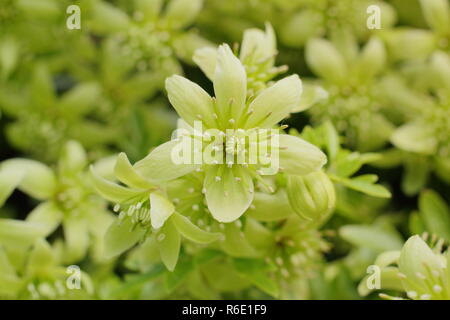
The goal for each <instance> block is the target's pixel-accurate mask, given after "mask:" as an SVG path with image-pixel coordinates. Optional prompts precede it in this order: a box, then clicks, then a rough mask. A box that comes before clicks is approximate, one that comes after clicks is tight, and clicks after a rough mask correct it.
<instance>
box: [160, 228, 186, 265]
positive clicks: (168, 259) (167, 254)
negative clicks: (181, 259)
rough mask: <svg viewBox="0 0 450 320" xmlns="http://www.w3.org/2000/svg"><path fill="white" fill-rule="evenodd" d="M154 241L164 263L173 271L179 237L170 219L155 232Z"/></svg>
mask: <svg viewBox="0 0 450 320" xmlns="http://www.w3.org/2000/svg"><path fill="white" fill-rule="evenodd" d="M156 243H157V245H158V250H159V254H160V256H161V260H162V261H163V263H164V265H165V266H166V267H167V269H169V271H173V270H174V269H175V266H176V265H177V261H178V256H179V254H180V245H181V237H180V234H179V233H178V231H177V229H176V228H175V226H174V224H173V222H172V221H171V220H169V221H167V223H166V224H165V225H164V227H162V229H161V231H160V232H159V233H158V234H156Z"/></svg>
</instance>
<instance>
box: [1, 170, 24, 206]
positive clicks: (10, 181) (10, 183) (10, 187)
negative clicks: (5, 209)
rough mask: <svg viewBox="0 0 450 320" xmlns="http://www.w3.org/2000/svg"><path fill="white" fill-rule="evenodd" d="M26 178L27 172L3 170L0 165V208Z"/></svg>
mask: <svg viewBox="0 0 450 320" xmlns="http://www.w3.org/2000/svg"><path fill="white" fill-rule="evenodd" d="M24 176H25V172H17V171H13V170H6V169H3V168H2V167H1V165H0V207H2V206H3V204H4V203H5V201H6V200H7V199H8V197H9V196H10V195H11V194H12V193H13V191H14V189H15V188H17V187H18V186H19V184H20V182H21V181H22V179H23V177H24Z"/></svg>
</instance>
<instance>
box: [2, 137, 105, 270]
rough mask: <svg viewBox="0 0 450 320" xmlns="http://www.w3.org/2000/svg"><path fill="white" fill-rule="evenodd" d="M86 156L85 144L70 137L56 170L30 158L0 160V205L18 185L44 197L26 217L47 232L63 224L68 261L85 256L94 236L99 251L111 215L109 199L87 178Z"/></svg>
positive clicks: (95, 247)
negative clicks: (100, 193) (82, 144)
mask: <svg viewBox="0 0 450 320" xmlns="http://www.w3.org/2000/svg"><path fill="white" fill-rule="evenodd" d="M86 165H87V156H86V153H85V151H84V149H83V148H82V146H81V145H80V144H79V143H78V142H75V141H69V142H68V143H67V144H66V145H65V147H64V149H63V152H62V153H61V155H60V158H59V163H58V168H57V170H52V169H51V168H49V167H48V166H47V165H45V164H43V163H40V162H37V161H34V160H28V159H20V158H16V159H9V160H6V161H4V162H2V163H0V176H1V177H2V178H4V179H1V182H0V205H1V204H3V201H5V200H6V198H7V197H8V196H9V195H10V194H11V193H12V192H13V190H14V189H15V188H18V189H20V190H21V191H22V192H24V193H26V194H28V195H30V196H31V197H33V198H35V199H37V200H40V201H42V202H41V203H40V204H39V205H38V206H37V207H36V208H34V209H33V210H32V211H31V212H30V213H29V215H28V216H27V218H26V220H27V221H29V222H33V223H36V224H41V225H42V226H43V228H44V230H45V232H46V235H50V234H52V233H53V232H54V231H55V230H56V229H57V228H58V227H59V226H60V225H61V226H62V228H63V230H64V240H65V249H66V252H65V255H64V259H65V260H66V261H69V262H72V261H78V260H80V259H82V258H83V257H84V256H85V255H86V252H87V250H88V248H89V245H90V244H89V239H90V238H91V237H92V238H93V239H94V241H93V243H94V245H93V248H94V249H95V252H97V253H99V252H100V251H99V250H101V249H100V248H101V243H102V239H103V236H104V233H105V231H106V227H107V226H108V225H109V223H111V221H112V216H111V215H110V213H109V212H108V211H107V209H106V202H104V201H103V200H102V199H101V198H100V197H97V196H96V195H95V193H94V190H93V189H92V186H91V185H90V184H89V182H88V180H87V179H86V176H87V174H86V171H85V168H86Z"/></svg>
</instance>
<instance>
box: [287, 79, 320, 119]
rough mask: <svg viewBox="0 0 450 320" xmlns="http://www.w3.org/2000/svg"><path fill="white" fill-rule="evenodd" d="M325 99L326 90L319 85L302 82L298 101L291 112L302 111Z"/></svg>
mask: <svg viewBox="0 0 450 320" xmlns="http://www.w3.org/2000/svg"><path fill="white" fill-rule="evenodd" d="M325 99H328V91H326V90H325V89H323V88H322V87H319V86H315V85H311V84H304V85H303V92H302V95H301V97H300V103H299V104H298V105H297V106H295V107H294V108H293V109H292V110H291V112H292V113H295V112H301V111H304V110H306V109H309V108H310V107H312V106H314V105H315V104H316V103H318V102H320V101H322V100H325Z"/></svg>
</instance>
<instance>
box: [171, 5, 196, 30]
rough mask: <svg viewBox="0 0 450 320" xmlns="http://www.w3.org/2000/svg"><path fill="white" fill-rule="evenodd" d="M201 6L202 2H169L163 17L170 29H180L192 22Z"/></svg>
mask: <svg viewBox="0 0 450 320" xmlns="http://www.w3.org/2000/svg"><path fill="white" fill-rule="evenodd" d="M202 6H203V0H171V1H170V2H169V4H168V5H167V9H166V14H165V17H166V19H167V20H168V22H169V24H170V25H171V26H172V28H177V29H181V28H183V27H186V26H187V25H189V24H190V23H192V22H193V21H194V19H195V18H196V16H197V14H198V13H199V12H200V10H201V9H202Z"/></svg>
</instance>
